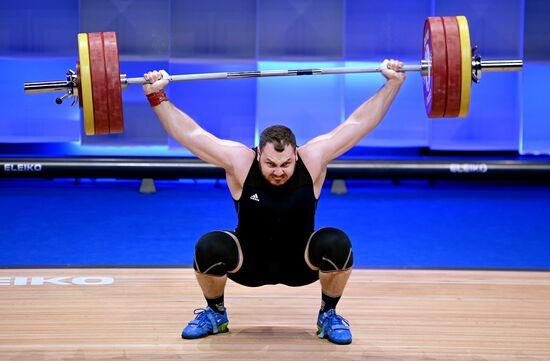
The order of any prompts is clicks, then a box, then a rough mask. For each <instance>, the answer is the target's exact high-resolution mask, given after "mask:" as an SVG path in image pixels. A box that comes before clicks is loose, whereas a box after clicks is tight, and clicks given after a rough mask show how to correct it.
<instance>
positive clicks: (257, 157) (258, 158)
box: [256, 149, 260, 162]
mask: <svg viewBox="0 0 550 361" xmlns="http://www.w3.org/2000/svg"><path fill="white" fill-rule="evenodd" d="M256 160H257V161H258V162H259V161H260V150H259V149H258V152H256Z"/></svg>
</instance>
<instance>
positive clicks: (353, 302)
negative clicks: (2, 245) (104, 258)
mask: <svg viewBox="0 0 550 361" xmlns="http://www.w3.org/2000/svg"><path fill="white" fill-rule="evenodd" d="M56 277H59V278H56ZM98 277H103V278H98ZM111 281H112V283H111ZM101 283H105V284H101ZM319 303H320V291H319V285H318V284H317V283H315V284H313V285H310V286H306V287H301V288H290V287H285V286H264V287H260V288H246V287H242V286H239V285H236V284H234V283H232V282H229V284H228V288H227V291H226V305H227V306H228V310H229V319H230V332H229V333H227V334H223V335H218V336H211V337H208V338H204V339H200V340H182V339H181V338H180V332H181V329H182V326H184V325H185V324H186V323H187V322H188V321H189V320H190V319H191V318H192V317H193V313H192V311H193V309H194V308H196V307H202V306H203V305H204V302H203V299H202V296H201V293H200V291H199V288H198V286H196V284H195V280H194V275H193V273H192V270H190V269H143V268H142V269H105V268H104V269H47V270H46V269H32V270H27V269H25V270H22V269H3V270H0V360H17V361H22V360H32V361H37V360H106V359H109V360H296V359H299V360H303V361H306V360H335V361H338V360H384V361H390V360H392V361H393V360H400V361H401V360H476V361H480V360H499V361H501V360H550V272H548V273H544V272H540V273H537V272H500V271H498V272H497V271H418V270H398V271H388V270H356V271H354V273H353V274H352V276H351V279H350V282H349V285H348V288H347V289H346V293H345V295H344V297H343V298H342V300H341V301H340V304H339V306H338V310H339V312H340V313H341V314H342V315H343V316H344V317H346V318H347V319H348V320H349V321H350V323H351V330H352V332H353V337H354V339H353V343H352V344H351V345H348V346H337V345H333V344H330V343H329V342H327V341H326V340H321V339H318V338H317V337H316V336H315V321H316V313H317V310H318V306H319Z"/></svg>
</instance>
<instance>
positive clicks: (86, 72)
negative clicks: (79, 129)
mask: <svg viewBox="0 0 550 361" xmlns="http://www.w3.org/2000/svg"><path fill="white" fill-rule="evenodd" d="M78 54H79V56H80V79H79V81H80V85H81V88H82V94H80V97H81V98H82V110H83V112H84V130H85V132H86V135H94V134H95V126H94V101H93V97H92V76H91V69H90V49H89V48H88V34H86V33H80V34H78Z"/></svg>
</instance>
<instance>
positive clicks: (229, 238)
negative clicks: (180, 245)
mask: <svg viewBox="0 0 550 361" xmlns="http://www.w3.org/2000/svg"><path fill="white" fill-rule="evenodd" d="M241 258H242V255H241V252H240V249H239V244H238V240H237V238H236V237H235V236H234V235H232V234H230V233H229V232H222V231H214V232H208V233H206V234H205V235H204V236H202V237H201V238H200V239H199V240H198V242H197V244H196V246H195V260H194V262H193V268H194V269H195V271H197V272H199V273H203V274H207V275H212V276H223V275H225V274H227V272H235V271H236V270H237V269H238V268H239V267H240V264H241V263H242V262H241Z"/></svg>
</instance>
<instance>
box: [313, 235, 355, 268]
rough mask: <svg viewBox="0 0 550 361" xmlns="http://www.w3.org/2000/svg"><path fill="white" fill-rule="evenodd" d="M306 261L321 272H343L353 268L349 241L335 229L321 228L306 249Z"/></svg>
mask: <svg viewBox="0 0 550 361" xmlns="http://www.w3.org/2000/svg"><path fill="white" fill-rule="evenodd" d="M306 257H307V258H306V261H307V262H308V264H310V267H311V266H313V267H314V268H316V269H320V270H321V271H322V272H334V271H344V270H347V269H350V268H351V267H352V266H353V252H352V249H351V241H350V239H349V238H348V236H347V234H346V233H345V232H343V231H341V230H339V229H337V228H321V229H320V230H318V231H317V232H315V233H314V234H313V235H312V236H311V239H310V240H309V242H308V246H307V248H306Z"/></svg>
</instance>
